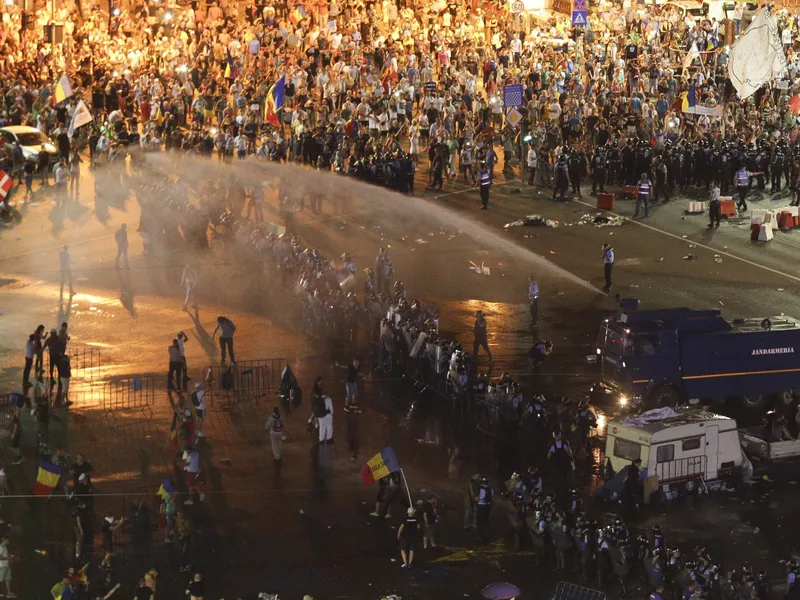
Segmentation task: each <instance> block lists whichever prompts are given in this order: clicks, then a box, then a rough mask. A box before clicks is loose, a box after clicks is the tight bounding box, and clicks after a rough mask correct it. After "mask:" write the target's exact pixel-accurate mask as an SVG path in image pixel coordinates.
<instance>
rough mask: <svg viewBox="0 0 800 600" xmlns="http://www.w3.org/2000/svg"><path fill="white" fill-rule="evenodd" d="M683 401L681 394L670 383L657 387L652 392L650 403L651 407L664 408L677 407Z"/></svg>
mask: <svg viewBox="0 0 800 600" xmlns="http://www.w3.org/2000/svg"><path fill="white" fill-rule="evenodd" d="M680 403H681V397H680V394H678V392H677V391H676V390H675V388H674V387H672V386H669V385H662V386H660V387H657V388H656V389H655V390H654V391H653V393H652V394H650V398H649V402H648V405H649V406H650V407H651V408H654V407H655V408H663V407H665V406H669V407H670V408H675V407H676V406H678V405H679V404H680Z"/></svg>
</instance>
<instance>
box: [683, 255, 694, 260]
mask: <svg viewBox="0 0 800 600" xmlns="http://www.w3.org/2000/svg"><path fill="white" fill-rule="evenodd" d="M683 260H697V255H696V254H687V255H686V256H684V257H683Z"/></svg>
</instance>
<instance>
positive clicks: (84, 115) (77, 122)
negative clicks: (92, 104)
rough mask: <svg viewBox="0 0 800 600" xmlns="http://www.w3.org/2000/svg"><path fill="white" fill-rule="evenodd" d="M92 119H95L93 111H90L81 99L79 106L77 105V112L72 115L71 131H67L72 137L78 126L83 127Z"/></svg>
mask: <svg viewBox="0 0 800 600" xmlns="http://www.w3.org/2000/svg"><path fill="white" fill-rule="evenodd" d="M92 121H94V117H93V116H92V113H91V112H89V107H88V106H86V104H85V103H84V101H83V100H81V101H80V102H78V106H76V107H75V113H74V114H73V115H72V122H71V123H70V124H69V131H67V134H68V135H69V137H72V134H73V133H75V130H76V129H78V127H83V126H84V125H86V124H87V123H91V122H92Z"/></svg>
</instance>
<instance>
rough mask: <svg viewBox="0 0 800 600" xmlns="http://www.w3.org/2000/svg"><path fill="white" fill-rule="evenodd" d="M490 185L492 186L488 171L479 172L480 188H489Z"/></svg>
mask: <svg viewBox="0 0 800 600" xmlns="http://www.w3.org/2000/svg"><path fill="white" fill-rule="evenodd" d="M490 185H492V177H491V175H490V174H489V171H486V170H483V171H481V187H489V186H490Z"/></svg>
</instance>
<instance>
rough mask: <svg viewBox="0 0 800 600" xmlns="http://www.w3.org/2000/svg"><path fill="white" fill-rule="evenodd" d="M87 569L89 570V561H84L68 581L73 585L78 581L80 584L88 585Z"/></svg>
mask: <svg viewBox="0 0 800 600" xmlns="http://www.w3.org/2000/svg"><path fill="white" fill-rule="evenodd" d="M88 571H89V563H86V564H85V565H83V566H82V567H81V570H80V571H78V572H77V573H75V576H74V577H73V578H72V581H71V582H70V583H72V584H73V585H75V584H78V583H79V584H81V585H88V584H89V575H88V573H87V572H88ZM62 598H63V596H62Z"/></svg>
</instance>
